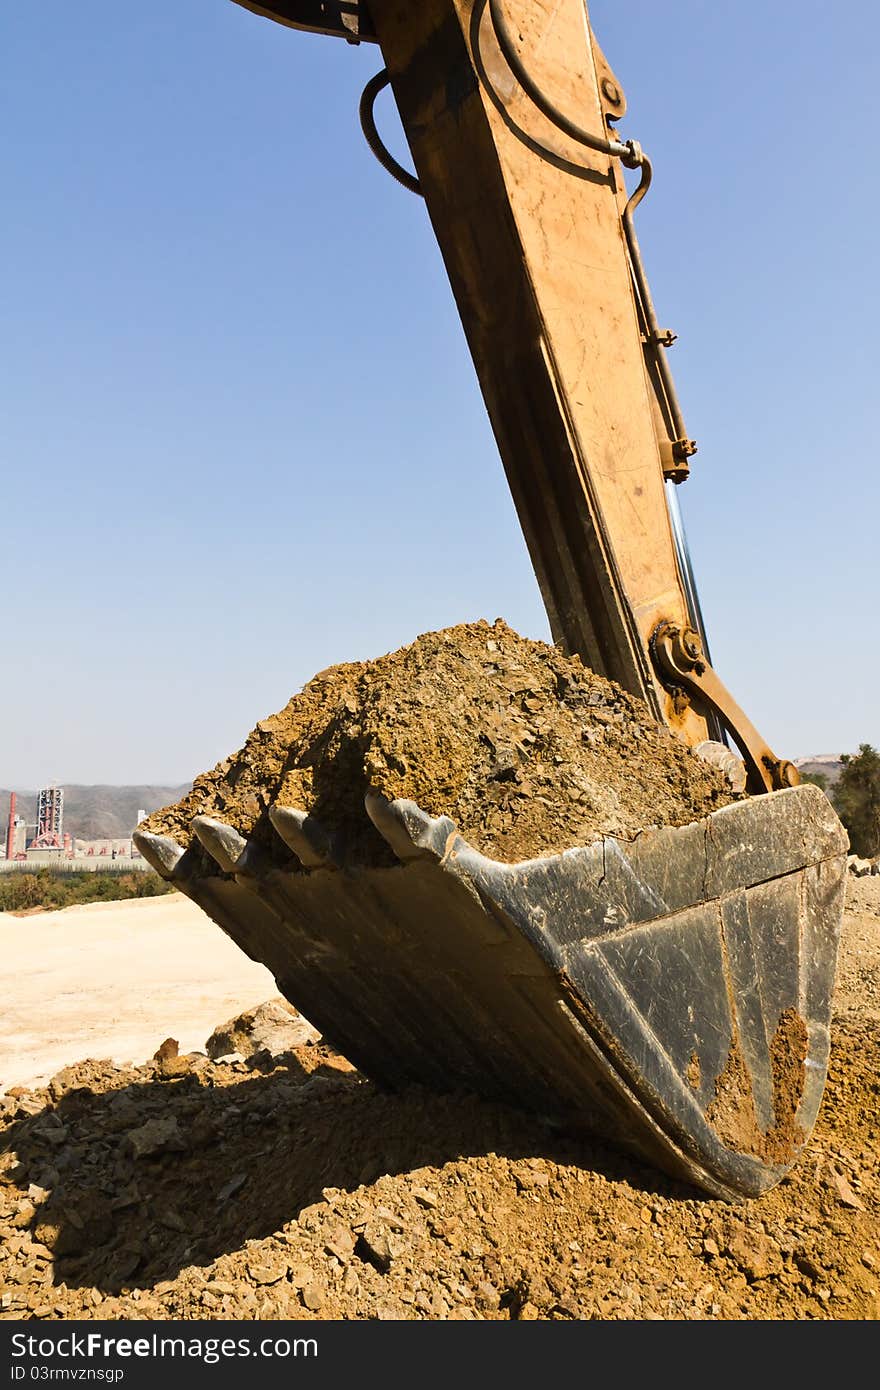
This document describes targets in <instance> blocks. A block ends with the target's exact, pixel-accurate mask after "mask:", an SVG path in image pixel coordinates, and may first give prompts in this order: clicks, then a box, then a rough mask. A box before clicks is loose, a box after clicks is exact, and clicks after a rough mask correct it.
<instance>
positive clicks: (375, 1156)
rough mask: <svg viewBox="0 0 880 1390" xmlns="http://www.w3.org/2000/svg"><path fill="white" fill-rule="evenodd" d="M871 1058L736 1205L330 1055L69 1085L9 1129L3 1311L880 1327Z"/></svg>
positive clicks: (848, 1063)
mask: <svg viewBox="0 0 880 1390" xmlns="http://www.w3.org/2000/svg"><path fill="white" fill-rule="evenodd" d="M877 1041H878V1034H877V1030H876V1025H875V1026H874V1027H873V1029H871V1028H869V1027H868V1026H866V1025H861V1024H858V1023H853V1022H850V1023H848V1024H847V1025H846V1027H845V1028H843V1029H838V1031H837V1033H836V1036H835V1045H834V1050H833V1062H832V1070H831V1077H830V1081H829V1087H828V1092H827V1097H826V1101H825V1105H824V1108H823V1112H822V1118H821V1120H820V1124H819V1126H818V1129H817V1131H816V1134H815V1136H814V1138H813V1140H812V1142H811V1144H810V1147H809V1151H808V1153H807V1155H806V1157H805V1158H804V1159H803V1161H802V1162H801V1164H800V1165H799V1167H798V1169H797V1170H796V1171H795V1173H794V1174H793V1175H792V1176H791V1177H790V1178H787V1179H786V1180H785V1181H784V1182H783V1183H782V1184H781V1185H780V1186H779V1187H778V1188H777V1189H775V1190H774V1191H773V1192H771V1193H769V1194H768V1195H767V1196H765V1197H763V1198H761V1199H760V1200H758V1201H754V1202H751V1203H748V1204H745V1205H743V1206H740V1207H732V1206H726V1205H725V1204H724V1203H722V1202H719V1201H714V1200H711V1199H707V1198H704V1197H700V1196H699V1195H697V1194H696V1193H694V1192H693V1191H691V1190H689V1189H687V1188H685V1187H681V1186H678V1185H676V1184H674V1183H672V1182H671V1181H670V1180H668V1179H665V1178H664V1177H662V1176H661V1175H658V1174H657V1173H655V1172H654V1171H652V1170H650V1169H648V1168H645V1167H643V1166H642V1165H640V1164H638V1163H636V1162H634V1161H631V1160H629V1159H627V1158H625V1157H623V1156H621V1155H620V1154H618V1153H615V1152H614V1151H613V1150H611V1149H610V1148H608V1147H607V1146H605V1145H602V1144H599V1143H594V1144H590V1143H584V1142H579V1143H575V1142H573V1141H571V1140H567V1139H564V1138H561V1137H560V1136H559V1135H554V1134H552V1133H550V1132H548V1131H547V1130H546V1129H543V1128H542V1127H541V1126H540V1125H538V1124H537V1123H535V1122H534V1121H530V1120H528V1119H525V1118H523V1117H522V1116H519V1115H516V1114H514V1113H513V1112H512V1111H509V1110H506V1109H504V1108H502V1107H498V1106H492V1105H487V1104H485V1103H481V1102H479V1101H477V1100H474V1099H472V1098H470V1097H446V1098H437V1097H432V1096H428V1095H426V1094H424V1093H422V1092H418V1091H413V1092H411V1093H409V1094H407V1095H404V1096H399V1097H390V1096H386V1095H382V1094H380V1093H379V1092H378V1091H377V1090H376V1089H375V1088H374V1087H373V1086H372V1085H370V1084H369V1083H368V1082H365V1081H363V1080H361V1079H360V1078H359V1077H358V1076H357V1075H356V1074H355V1073H353V1072H347V1071H345V1070H339V1068H340V1067H344V1065H345V1064H344V1063H342V1062H341V1061H340V1060H339V1059H337V1058H335V1057H333V1056H332V1054H329V1053H328V1052H326V1050H325V1051H322V1049H321V1048H320V1047H318V1048H314V1049H304V1050H303V1051H302V1052H298V1053H297V1054H296V1055H295V1056H291V1057H289V1058H288V1059H287V1060H286V1064H285V1065H283V1066H281V1067H275V1068H274V1069H273V1070H271V1071H270V1072H267V1073H261V1072H260V1071H259V1070H256V1069H255V1070H252V1071H248V1070H247V1068H246V1067H245V1065H244V1064H238V1065H237V1066H235V1067H228V1066H217V1065H215V1064H212V1063H208V1062H206V1060H205V1059H202V1060H201V1062H200V1063H199V1062H197V1063H196V1066H195V1069H194V1070H191V1071H190V1072H189V1073H188V1074H187V1075H184V1076H180V1075H170V1076H168V1075H165V1074H163V1070H162V1064H161V1063H152V1064H150V1065H148V1066H146V1067H141V1068H138V1069H136V1070H134V1071H127V1072H126V1071H119V1070H116V1069H113V1068H111V1067H104V1068H102V1067H101V1066H100V1064H87V1065H86V1066H84V1067H79V1068H74V1069H71V1070H69V1072H68V1074H67V1076H66V1077H65V1078H63V1079H62V1080H61V1081H59V1083H58V1084H56V1086H55V1087H54V1088H53V1090H52V1092H50V1093H48V1094H47V1093H30V1094H28V1095H25V1096H21V1097H19V1099H18V1102H17V1108H16V1111H15V1113H14V1114H13V1115H11V1116H10V1117H9V1119H8V1121H7V1124H6V1138H7V1140H8V1142H9V1143H10V1145H11V1147H12V1149H13V1150H14V1153H13V1154H12V1155H11V1156H10V1159H9V1166H8V1167H7V1168H6V1170H5V1172H3V1174H2V1179H3V1182H4V1183H5V1186H0V1233H2V1236H3V1254H2V1257H0V1258H2V1261H3V1263H2V1265H0V1284H2V1287H3V1289H4V1292H3V1294H2V1296H0V1307H2V1312H0V1316H4V1317H7V1318H27V1317H31V1316H34V1317H44V1318H57V1317H63V1318H82V1317H87V1318H88V1317H99V1318H139V1317H160V1318H239V1317H243V1318H254V1317H259V1318H430V1319H436V1318H441V1319H442V1318H466V1319H474V1318H477V1319H484V1318H488V1319H510V1318H525V1319H528V1318H534V1319H537V1318H542V1319H544V1318H567V1319H570V1318H575V1319H582V1318H602V1319H608V1318H810V1317H815V1318H827V1317H848V1318H870V1317H876V1316H878V1314H880V1299H878V1283H880V1277H878V1276H880V1221H878V1213H880V1185H878V1177H880V1172H878V1145H877V1139H878V1122H877V1090H878V1083H877V1079H876V1052H877ZM309 1054H310V1055H309ZM62 1086H64V1087H66V1089H63V1090H62ZM269 1174H271V1182H267V1176H268V1175H269Z"/></svg>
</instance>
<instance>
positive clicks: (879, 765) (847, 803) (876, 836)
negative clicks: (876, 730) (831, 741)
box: [831, 743, 880, 859]
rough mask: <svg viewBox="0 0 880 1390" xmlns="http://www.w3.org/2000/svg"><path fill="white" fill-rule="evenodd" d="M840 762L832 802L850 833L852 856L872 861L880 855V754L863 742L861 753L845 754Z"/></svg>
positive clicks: (860, 747) (860, 746) (860, 748)
mask: <svg viewBox="0 0 880 1390" xmlns="http://www.w3.org/2000/svg"><path fill="white" fill-rule="evenodd" d="M841 762H842V763H843V771H842V772H841V774H840V777H839V778H838V781H837V784H836V786H835V787H834V790H833V792H832V793H831V800H832V801H833V803H834V809H835V810H836V812H837V814H838V815H839V816H840V819H841V820H842V821H843V824H844V825H845V826H846V828H847V831H848V832H849V841H850V849H851V850H852V853H853V854H860V855H861V856H862V857H863V858H865V859H869V858H871V857H872V856H873V855H875V854H880V753H878V752H877V749H876V748H872V747H871V745H870V743H862V744H860V745H859V751H858V753H854V754H847V753H844V754H843V755H842V757H841Z"/></svg>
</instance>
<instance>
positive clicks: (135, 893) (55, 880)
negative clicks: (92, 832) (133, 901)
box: [0, 868, 172, 912]
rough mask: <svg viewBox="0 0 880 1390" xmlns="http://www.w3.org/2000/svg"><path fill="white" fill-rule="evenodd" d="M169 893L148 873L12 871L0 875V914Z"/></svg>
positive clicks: (162, 882) (166, 885)
mask: <svg viewBox="0 0 880 1390" xmlns="http://www.w3.org/2000/svg"><path fill="white" fill-rule="evenodd" d="M171 891H172V890H171V885H170V884H168V883H166V882H165V881H164V879H161V878H160V877H159V875H158V874H154V873H153V872H152V870H149V871H146V870H143V871H142V870H138V871H136V872H135V873H130V874H102V873H89V872H84V873H76V872H73V873H56V872H54V871H53V870H52V869H50V868H47V869H38V870H37V871H36V873H32V874H31V873H19V872H18V871H13V872H8V873H4V874H0V912H24V911H26V910H27V909H28V908H34V907H45V908H56V907H72V906H73V905H74V904H75V903H100V902H118V901H119V900H120V899H122V898H155V897H158V896H159V895H160V894H161V893H170V892H171Z"/></svg>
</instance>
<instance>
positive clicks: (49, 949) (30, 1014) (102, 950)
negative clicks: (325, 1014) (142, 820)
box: [0, 893, 278, 1092]
mask: <svg viewBox="0 0 880 1390" xmlns="http://www.w3.org/2000/svg"><path fill="white" fill-rule="evenodd" d="M0 959H2V960H3V964H4V968H5V971H6V976H7V980H8V981H10V982H12V981H14V987H12V988H10V987H9V986H7V988H6V989H5V990H4V1007H3V1010H2V1014H0V1092H2V1091H4V1090H7V1089H8V1088H9V1087H10V1086H15V1085H26V1086H35V1085H40V1084H41V1083H43V1082H45V1081H48V1079H49V1077H50V1076H53V1075H54V1073H55V1072H56V1071H58V1070H59V1068H60V1067H63V1066H65V1064H66V1063H68V1062H70V1061H71V1060H72V1059H75V1058H78V1057H109V1058H111V1059H112V1060H113V1061H114V1062H117V1063H124V1062H135V1063H140V1062H144V1061H146V1059H147V1058H148V1057H151V1056H152V1055H153V1053H154V1052H155V1050H156V1048H157V1047H158V1045H159V1043H160V1042H162V1040H163V1039H164V1038H167V1037H168V1036H169V1035H171V1036H172V1037H175V1038H177V1039H178V1041H179V1043H180V1046H181V1050H182V1051H184V1052H186V1051H191V1050H195V1049H201V1048H203V1047H204V1045H205V1039H206V1038H207V1037H208V1035H209V1033H210V1032H211V1030H212V1028H213V1027H214V1025H215V1024H217V1023H221V1022H222V1021H223V1020H224V1019H226V1018H229V1017H231V1016H232V1015H233V1014H236V1013H239V1012H240V1011H241V1010H242V1009H245V1008H249V1007H250V1006H251V1005H252V1004H258V1003H259V1002H260V1001H261V1000H263V999H268V998H270V997H271V996H272V995H274V994H277V992H278V991H277V989H276V987H275V982H274V980H273V979H272V977H271V975H270V974H269V972H268V970H266V969H265V968H264V967H263V966H262V965H256V964H255V963H254V962H253V961H251V960H248V958H247V956H245V955H243V954H242V952H241V951H240V950H239V949H238V947H237V946H234V945H233V944H232V942H231V941H229V940H228V939H227V937H225V936H224V935H223V933H222V932H221V931H219V930H218V929H217V927H216V926H215V925H214V923H213V922H211V921H210V920H209V918H207V917H206V916H205V914H204V913H203V912H202V911H201V909H200V908H197V907H196V906H195V904H194V903H191V902H190V901H189V899H188V898H185V897H183V895H182V894H180V893H172V894H170V895H168V896H167V897H161V898H138V899H134V900H132V901H131V902H119V903H91V904H88V905H87V906H84V907H67V908H64V909H63V910H62V911H61V912H45V913H40V914H39V915H34V916H28V917H16V916H13V915H12V914H10V913H7V912H0Z"/></svg>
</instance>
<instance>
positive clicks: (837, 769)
mask: <svg viewBox="0 0 880 1390" xmlns="http://www.w3.org/2000/svg"><path fill="white" fill-rule="evenodd" d="M794 765H795V767H796V768H797V770H798V772H800V773H805V772H806V773H808V774H809V775H810V776H813V777H815V775H816V774H817V773H821V775H822V776H823V777H827V778H828V786H829V788H830V787H833V786H834V784H835V782H836V781H837V779H838V777H839V776H840V774H841V772H842V771H843V763H842V762H841V760H840V756H839V755H838V754H836V753H816V754H814V756H813V757H812V758H795V759H794Z"/></svg>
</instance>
